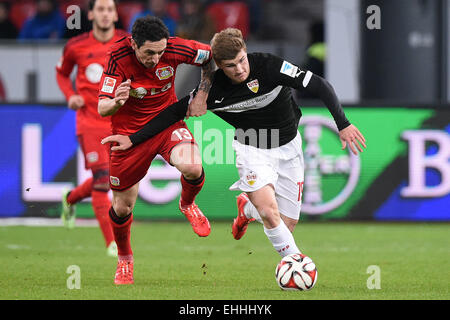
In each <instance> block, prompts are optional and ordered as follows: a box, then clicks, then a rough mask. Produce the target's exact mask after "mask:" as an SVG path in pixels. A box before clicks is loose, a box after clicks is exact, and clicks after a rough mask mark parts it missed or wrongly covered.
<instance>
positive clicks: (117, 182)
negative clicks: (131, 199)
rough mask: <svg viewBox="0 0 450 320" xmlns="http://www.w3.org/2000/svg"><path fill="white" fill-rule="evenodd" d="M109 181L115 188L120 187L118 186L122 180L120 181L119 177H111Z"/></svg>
mask: <svg viewBox="0 0 450 320" xmlns="http://www.w3.org/2000/svg"><path fill="white" fill-rule="evenodd" d="M109 181H110V182H111V184H112V185H113V186H116V187H118V186H119V185H120V180H119V178H117V177H114V176H109Z"/></svg>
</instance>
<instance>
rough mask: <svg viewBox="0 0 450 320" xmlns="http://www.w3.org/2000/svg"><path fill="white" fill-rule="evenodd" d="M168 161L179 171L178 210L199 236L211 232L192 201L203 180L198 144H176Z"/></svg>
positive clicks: (206, 220) (207, 222)
mask: <svg viewBox="0 0 450 320" xmlns="http://www.w3.org/2000/svg"><path fill="white" fill-rule="evenodd" d="M170 162H171V163H172V164H173V165H174V166H175V168H177V169H178V170H179V171H180V172H181V179H180V180H181V186H182V191H181V197H180V203H179V208H180V211H181V212H182V213H183V214H184V215H185V216H186V218H187V219H188V220H189V222H190V223H191V225H192V229H193V230H194V232H195V233H196V234H197V235H199V236H200V237H206V236H208V235H209V234H210V232H211V226H210V224H209V221H208V219H207V218H206V217H205V216H204V215H203V213H202V211H201V210H200V209H199V207H198V206H197V205H196V204H195V202H194V200H195V197H196V196H197V194H198V193H199V192H200V190H201V189H202V187H203V183H204V181H205V173H204V171H203V167H202V160H201V156H200V152H199V150H198V146H197V145H195V144H192V143H180V144H178V145H177V146H176V147H174V148H173V150H172V153H171V155H170Z"/></svg>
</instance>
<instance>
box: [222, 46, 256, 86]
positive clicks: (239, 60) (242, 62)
mask: <svg viewBox="0 0 450 320" xmlns="http://www.w3.org/2000/svg"><path fill="white" fill-rule="evenodd" d="M218 66H219V68H220V69H222V70H223V72H224V73H225V75H226V76H227V77H228V78H230V79H231V82H233V83H241V82H244V81H245V80H246V79H247V78H248V75H249V74H250V65H249V64H248V59H247V52H246V51H245V49H241V51H239V53H238V54H237V55H236V58H234V59H231V60H222V61H221V62H220V63H219V65H218Z"/></svg>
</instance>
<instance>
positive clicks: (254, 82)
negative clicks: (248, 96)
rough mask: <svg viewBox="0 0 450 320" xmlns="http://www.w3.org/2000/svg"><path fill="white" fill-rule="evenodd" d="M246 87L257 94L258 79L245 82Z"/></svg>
mask: <svg viewBox="0 0 450 320" xmlns="http://www.w3.org/2000/svg"><path fill="white" fill-rule="evenodd" d="M247 87H248V88H249V89H250V90H251V91H252V92H253V93H257V92H258V90H259V82H258V79H255V80H252V81H250V82H247Z"/></svg>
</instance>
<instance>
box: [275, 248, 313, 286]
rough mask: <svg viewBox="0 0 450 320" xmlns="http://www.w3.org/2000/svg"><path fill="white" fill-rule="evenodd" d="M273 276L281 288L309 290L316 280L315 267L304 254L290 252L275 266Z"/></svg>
mask: <svg viewBox="0 0 450 320" xmlns="http://www.w3.org/2000/svg"><path fill="white" fill-rule="evenodd" d="M275 278H276V279H277V283H278V285H279V286H280V288H281V289H283V290H301V291H303V290H311V289H312V288H313V287H314V285H315V284H316V282H317V268H316V265H315V264H314V262H313V261H312V260H311V258H309V257H307V256H305V255H304V254H301V253H300V254H297V253H294V254H290V255H288V256H285V257H284V258H283V259H281V261H280V263H278V265H277V267H276V268H275Z"/></svg>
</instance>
